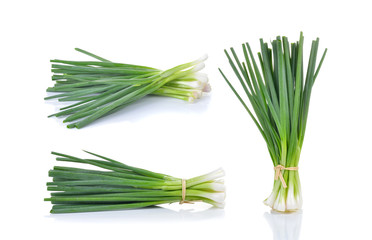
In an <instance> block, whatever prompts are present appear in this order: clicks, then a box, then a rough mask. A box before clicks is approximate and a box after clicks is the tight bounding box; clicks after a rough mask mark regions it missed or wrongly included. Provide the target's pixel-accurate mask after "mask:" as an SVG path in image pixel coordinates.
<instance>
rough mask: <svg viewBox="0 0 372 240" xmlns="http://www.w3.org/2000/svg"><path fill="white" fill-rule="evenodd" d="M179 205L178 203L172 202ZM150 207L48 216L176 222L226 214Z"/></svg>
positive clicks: (190, 208) (72, 219)
mask: <svg viewBox="0 0 372 240" xmlns="http://www.w3.org/2000/svg"><path fill="white" fill-rule="evenodd" d="M172 205H178V204H172ZM172 205H166V206H165V207H157V206H154V207H148V208H141V209H131V210H121V211H107V212H90V213H89V212H88V213H66V214H50V215H49V216H47V217H48V218H52V219H53V220H55V221H63V222H64V221H66V222H85V223H86V222H100V223H102V222H110V223H112V222H115V223H126V222H131V223H135V222H141V223H143V222H152V223H156V222H174V221H200V220H208V219H214V218H221V217H223V216H224V214H225V212H224V209H218V208H214V207H208V208H207V207H204V206H198V207H196V208H193V206H187V207H184V206H172Z"/></svg>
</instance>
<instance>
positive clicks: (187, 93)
mask: <svg viewBox="0 0 372 240" xmlns="http://www.w3.org/2000/svg"><path fill="white" fill-rule="evenodd" d="M75 50H77V51H78V52H81V53H84V54H86V55H88V56H90V57H93V58H95V59H96V61H66V60H57V59H56V60H51V62H52V63H53V64H52V72H53V75H52V80H53V81H54V86H53V87H49V88H47V92H52V93H54V94H53V95H51V96H48V97H46V98H45V100H50V99H58V101H60V102H72V104H70V105H68V106H65V107H62V108H61V109H60V111H59V112H57V113H55V114H52V115H50V116H49V117H52V116H55V117H64V121H63V122H65V123H68V125H67V127H68V128H82V127H84V126H86V125H88V124H90V123H92V122H93V121H95V120H97V119H99V118H102V117H104V116H107V115H109V114H111V113H114V112H116V111H118V110H120V109H122V108H124V107H126V106H127V105H129V104H131V103H133V102H135V101H137V100H139V99H141V98H143V97H145V96H147V95H149V94H152V95H158V96H166V97H172V98H177V99H181V100H184V101H188V102H193V101H194V100H195V99H198V98H201V97H202V95H203V92H209V91H210V90H211V88H210V85H209V83H208V77H207V75H206V74H204V73H201V72H199V71H200V70H202V69H203V68H204V66H205V65H204V61H205V60H206V59H207V56H206V55H205V56H203V57H201V58H200V59H198V60H195V61H192V62H189V63H185V64H181V65H178V66H176V67H173V68H171V69H168V70H165V71H162V70H159V69H156V68H151V67H146V66H139V65H132V64H124V63H116V62H111V61H109V60H107V59H104V58H102V57H99V56H97V55H95V54H92V53H90V52H87V51H84V50H82V49H79V48H76V49H75Z"/></svg>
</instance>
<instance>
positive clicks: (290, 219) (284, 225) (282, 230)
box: [264, 211, 302, 240]
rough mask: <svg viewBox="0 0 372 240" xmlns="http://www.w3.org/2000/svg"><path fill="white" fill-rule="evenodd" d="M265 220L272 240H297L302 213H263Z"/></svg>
mask: <svg viewBox="0 0 372 240" xmlns="http://www.w3.org/2000/svg"><path fill="white" fill-rule="evenodd" d="M264 216H265V218H266V220H267V222H268V223H269V225H270V228H271V231H272V232H273V239H274V240H299V239H300V230H301V221H302V211H299V212H294V213H278V212H275V211H271V212H270V213H268V212H266V213H265V215H264Z"/></svg>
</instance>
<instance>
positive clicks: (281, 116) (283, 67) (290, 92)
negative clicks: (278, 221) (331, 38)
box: [219, 33, 327, 212]
mask: <svg viewBox="0 0 372 240" xmlns="http://www.w3.org/2000/svg"><path fill="white" fill-rule="evenodd" d="M260 43H261V52H260V53H258V58H259V65H260V67H261V72H260V69H259V66H258V64H257V63H256V61H255V58H254V56H253V54H252V51H251V48H250V46H249V44H248V43H245V44H243V45H242V46H243V53H244V59H245V62H241V61H240V60H239V58H238V56H237V54H236V53H235V51H234V49H233V48H231V53H232V56H233V59H234V60H235V63H234V60H233V59H232V58H231V57H230V55H229V53H228V52H227V51H226V50H225V54H226V56H227V58H228V60H229V63H230V65H231V67H232V69H233V71H234V73H235V75H236V76H237V78H238V79H239V82H240V84H241V85H242V87H243V89H244V92H245V94H246V95H247V98H248V99H249V102H250V103H251V108H249V107H248V106H247V104H246V103H245V100H243V98H242V97H241V96H240V95H239V94H238V93H237V91H236V90H235V89H234V87H233V86H232V84H231V83H230V82H229V80H228V79H227V78H226V76H225V75H224V74H223V72H222V71H221V69H219V70H220V72H221V74H222V76H223V78H224V79H225V80H226V82H227V84H228V85H229V86H230V88H231V89H232V91H233V92H234V94H235V95H236V97H237V98H238V99H239V101H240V102H241V103H242V104H243V106H244V108H245V109H246V110H247V111H248V113H249V115H250V116H251V118H252V119H253V121H254V123H255V124H256V126H257V127H258V129H259V131H260V133H261V134H262V136H263V138H264V139H265V141H266V144H267V148H268V150H269V153H270V156H271V159H272V162H273V164H274V169H275V180H276V181H274V187H273V191H272V193H271V195H270V196H269V197H268V198H267V199H266V200H265V203H266V204H267V205H269V206H270V207H272V208H273V209H274V210H277V211H283V212H285V211H295V210H298V209H300V208H301V206H302V196H301V186H300V180H299V175H298V171H297V170H298V162H299V158H300V153H301V148H302V144H303V141H304V136H305V129H306V122H307V116H308V111H309V103H310V96H311V90H312V88H313V85H314V82H315V79H316V77H317V76H318V73H319V70H320V67H321V65H322V63H323V60H324V57H325V55H326V52H327V49H326V50H325V51H324V53H323V56H322V58H321V60H320V62H319V64H318V65H317V64H316V58H317V52H318V45H319V39H316V40H315V41H313V42H312V45H311V51H310V57H309V61H308V66H307V71H306V76H305V77H304V72H305V69H304V67H303V43H304V37H303V35H302V33H301V35H300V40H299V41H298V42H295V43H292V44H289V42H288V39H287V37H282V38H281V37H277V38H276V39H275V40H273V41H272V42H271V46H272V48H269V45H268V43H265V42H264V41H263V40H262V39H261V40H260ZM316 65H317V66H316ZM251 109H253V111H254V113H255V116H254V114H253V111H252V110H251Z"/></svg>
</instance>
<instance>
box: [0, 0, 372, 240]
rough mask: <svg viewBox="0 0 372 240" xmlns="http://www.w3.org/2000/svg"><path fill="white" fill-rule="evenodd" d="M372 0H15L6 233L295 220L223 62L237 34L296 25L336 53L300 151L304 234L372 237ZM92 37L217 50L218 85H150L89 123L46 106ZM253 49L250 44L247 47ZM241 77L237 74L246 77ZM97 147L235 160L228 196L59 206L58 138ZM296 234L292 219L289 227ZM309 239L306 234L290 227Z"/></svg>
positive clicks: (218, 232)
mask: <svg viewBox="0 0 372 240" xmlns="http://www.w3.org/2000/svg"><path fill="white" fill-rule="evenodd" d="M367 3H368V1H356V0H354V1H314V0H312V1H307V2H304V1H191V0H189V1H107V0H106V1H8V2H7V1H2V2H1V4H0V31H1V33H0V34H1V37H0V50H1V51H0V67H1V72H0V79H1V86H0V90H1V94H0V104H1V108H0V109H1V118H0V126H1V133H0V138H1V145H0V146H1V169H2V170H1V174H0V186H1V197H0V203H1V205H0V206H1V213H0V214H1V219H2V220H4V221H5V223H2V224H1V231H0V238H1V239H22V238H30V237H32V238H33V239H34V238H35V239H36V238H37V239H88V238H89V239H124V238H126V239H149V238H151V239H202V238H204V239H227V238H231V237H233V236H234V237H235V238H239V239H273V235H272V229H271V227H270V225H269V222H274V224H272V225H274V227H273V228H279V229H282V230H283V229H284V227H283V226H284V225H285V224H287V227H288V228H289V229H292V228H295V227H293V226H288V225H290V224H291V223H293V221H292V220H291V221H289V222H287V217H286V216H279V217H278V216H277V215H272V214H270V209H269V208H268V207H266V206H264V205H263V203H262V200H264V199H265V198H266V197H267V196H268V194H269V193H270V192H271V187H272V182H273V170H272V163H271V160H270V158H269V154H268V152H267V149H266V146H265V142H264V141H263V139H262V137H261V136H260V134H259V132H258V130H257V129H256V127H255V125H254V124H253V122H252V121H251V119H250V118H249V116H248V114H247V113H246V112H245V111H244V109H243V108H242V106H241V105H240V104H239V102H238V101H237V99H236V98H235V97H234V96H233V94H232V92H231V91H230V90H229V89H228V87H227V85H226V84H225V82H224V81H223V79H222V78H221V76H220V75H219V73H218V71H217V67H221V68H222V69H223V70H225V72H226V74H227V75H228V76H230V78H231V79H235V78H233V73H232V71H231V70H230V67H229V65H228V62H227V60H226V59H225V56H224V54H223V49H224V48H229V47H231V46H234V47H236V48H237V50H238V49H239V48H240V44H241V43H243V42H245V41H248V42H250V43H251V45H252V47H253V49H255V51H258V46H259V45H258V43H259V42H258V40H259V38H261V37H263V38H264V39H265V40H266V41H269V40H270V39H273V38H274V37H276V36H277V35H279V34H281V35H283V34H284V35H286V36H288V37H289V39H290V40H291V41H296V40H297V39H298V36H299V32H300V31H303V32H304V36H305V46H306V47H305V51H306V56H308V51H309V44H310V42H311V40H313V39H315V38H316V37H320V50H321V51H322V50H323V49H324V48H325V47H328V49H329V51H328V55H327V57H326V60H325V62H324V65H323V68H322V70H321V72H320V74H319V77H318V79H317V82H316V85H315V87H314V89H313V95H312V101H311V107H310V113H309V119H308V127H307V133H306V137H305V142H304V147H303V151H302V156H301V160H300V176H301V181H302V189H303V198H304V206H303V212H302V214H298V215H292V217H294V218H296V219H295V220H294V222H295V223H296V222H297V223H300V221H301V224H300V225H301V226H300V227H301V228H300V229H297V230H300V239H303V240H307V239H372V234H371V231H370V228H371V225H372V218H371V214H372V211H371V207H370V205H371V202H372V197H371V196H372V194H371V185H372V180H371V175H372V159H371V154H370V149H371V147H372V145H371V143H372V141H371V137H370V136H371V135H372V131H371V120H372V117H371V94H370V93H371V87H372V79H371V63H372V62H371V54H372V51H371V46H370V40H371V37H372V30H371V26H370V24H371V22H372V21H371V20H372V17H371V12H370V9H371V8H370V7H368V6H367ZM75 47H80V48H83V49H86V50H88V51H92V52H93V53H96V54H98V55H101V56H103V57H105V58H108V59H110V60H113V61H118V62H127V63H133V64H140V65H148V66H152V67H157V68H162V69H166V68H170V67H173V66H175V65H178V64H181V63H184V62H188V61H190V60H194V59H196V58H198V57H200V56H201V55H203V54H204V53H208V54H209V60H208V61H207V62H206V64H207V67H206V69H205V70H204V72H206V73H208V75H209V78H210V82H211V85H212V88H213V90H212V92H211V93H210V94H209V95H208V96H205V97H204V98H203V99H201V100H200V101H198V102H195V103H193V104H190V103H186V102H182V101H180V100H175V99H167V98H159V97H149V98H146V99H143V100H141V101H140V102H137V103H135V104H133V105H132V106H130V107H127V108H126V109H124V110H122V111H121V112H119V113H117V114H114V115H112V116H110V117H107V118H104V119H101V120H99V121H97V122H95V123H94V124H92V125H90V126H88V127H86V128H84V129H81V130H69V129H67V128H65V126H64V124H62V122H61V119H56V118H51V119H48V118H47V117H46V116H47V115H49V114H51V113H54V112H55V111H56V110H57V108H58V107H59V105H56V104H53V103H52V102H45V101H44V100H43V98H44V97H45V96H46V93H45V89H46V88H47V87H48V86H51V85H52V82H51V80H50V76H51V73H50V63H49V60H50V59H53V58H59V59H70V60H83V59H87V57H85V56H83V55H81V54H79V53H77V52H75V51H74V50H73V49H74V48H75ZM239 51H240V50H239ZM234 82H235V83H237V82H236V81H235V80H234ZM81 149H86V150H89V151H93V152H97V153H99V154H102V155H105V156H108V157H112V158H114V159H117V160H120V161H123V162H125V163H127V164H130V165H135V166H139V167H144V168H147V169H150V170H154V171H158V172H164V173H168V174H171V175H174V176H178V177H184V178H188V177H193V176H195V175H200V174H203V173H206V172H209V171H211V170H214V169H216V168H218V167H223V168H224V169H225V170H226V173H227V175H226V185H227V189H228V191H227V198H226V207H225V209H223V210H221V209H207V210H205V209H204V206H201V205H200V204H194V205H189V206H186V205H182V206H179V205H177V204H174V205H171V206H168V207H167V208H160V209H146V210H132V211H117V212H105V213H87V214H67V215H50V214H49V210H50V208H51V205H50V204H49V203H46V202H43V198H44V197H47V196H48V193H47V191H46V186H45V183H46V182H47V181H48V180H49V178H48V177H47V171H48V170H49V169H50V168H52V167H53V165H55V164H56V162H55V161H54V157H53V156H52V155H50V151H52V150H53V151H59V152H64V153H68V154H75V155H77V156H85V155H84V153H83V152H82V151H81ZM289 234H290V233H289ZM288 239H295V238H288Z"/></svg>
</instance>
